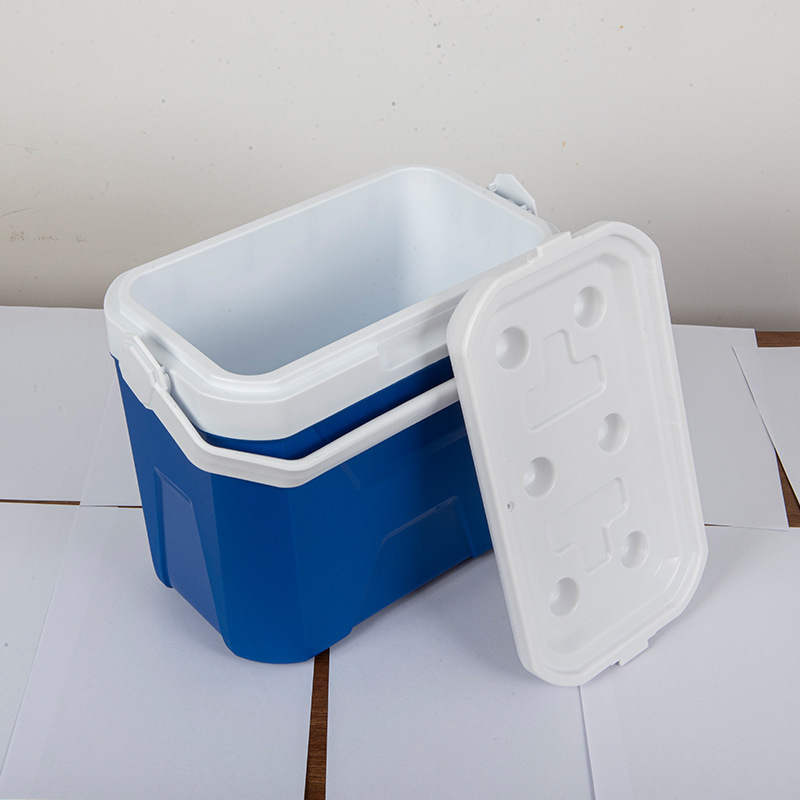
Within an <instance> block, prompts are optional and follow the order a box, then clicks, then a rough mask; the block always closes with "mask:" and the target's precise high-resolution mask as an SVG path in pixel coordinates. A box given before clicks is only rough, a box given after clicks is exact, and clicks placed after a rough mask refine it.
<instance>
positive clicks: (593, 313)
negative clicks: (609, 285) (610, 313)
mask: <svg viewBox="0 0 800 800" xmlns="http://www.w3.org/2000/svg"><path fill="white" fill-rule="evenodd" d="M572 313H573V314H574V315H575V321H576V322H577V323H578V325H580V326H581V327H582V328H592V327H594V326H595V325H597V323H598V322H600V320H601V319H603V317H604V316H605V313H606V299H605V297H603V293H602V292H601V291H600V290H599V289H596V288H595V287H594V286H587V287H586V288H585V289H581V291H580V292H578V295H577V297H576V298H575V303H574V305H573V307H572Z"/></svg>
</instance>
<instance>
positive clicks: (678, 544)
mask: <svg viewBox="0 0 800 800" xmlns="http://www.w3.org/2000/svg"><path fill="white" fill-rule="evenodd" d="M447 342H448V347H449V350H450V356H451V359H452V362H453V368H454V371H455V375H456V384H457V387H458V394H459V399H460V401H461V405H462V409H463V411H464V416H465V419H466V423H467V432H468V434H469V440H470V445H471V448H472V451H473V457H474V460H475V466H476V470H477V473H478V478H479V481H480V486H481V493H482V495H483V500H484V505H485V507H486V512H487V517H488V520H489V527H490V530H491V534H492V541H493V545H494V549H495V552H496V554H497V560H498V565H499V569H500V575H501V578H502V582H503V588H504V592H505V596H506V602H507V605H508V609H509V615H510V618H511V624H512V627H513V631H514V637H515V640H516V644H517V650H518V652H519V656H520V659H521V660H522V662H523V664H524V665H525V666H526V668H527V669H528V670H530V671H531V672H533V673H534V674H536V675H538V676H539V677H541V678H543V679H545V680H547V681H549V682H551V683H556V684H561V685H577V684H581V683H583V682H585V681H587V680H589V679H590V678H591V677H593V676H594V675H596V674H597V673H598V672H600V671H601V670H603V669H604V668H605V667H607V666H609V665H610V664H613V663H615V662H620V663H624V662H626V661H628V660H630V659H631V658H633V657H634V656H635V655H637V654H638V653H639V652H641V651H642V650H643V649H644V648H645V647H647V643H648V640H649V639H650V638H651V637H652V636H653V634H654V633H656V631H658V630H659V629H660V628H661V627H663V626H664V625H665V624H666V623H668V622H669V621H670V620H672V619H674V618H675V617H676V616H677V615H678V614H680V613H681V611H682V610H683V609H684V608H685V607H686V605H687V603H688V602H689V600H690V598H691V597H692V594H693V593H694V590H695V588H696V586H697V584H698V582H699V580H700V577H701V574H702V571H703V567H704V565H705V560H706V553H707V545H706V538H705V530H704V527H703V519H702V514H701V509H700V501H699V495H698V491H697V483H696V479H695V474H694V463H693V460H692V454H691V448H690V443H689V436H688V430H687V425H686V417H685V412H684V408H683V399H682V394H681V387H680V381H679V376H678V369H677V363H676V359H675V352H674V347H673V342H672V332H671V327H670V318H669V312H668V308H667V302H666V294H665V291H664V285H663V277H662V273H661V263H660V258H659V254H658V250H657V249H656V247H655V245H654V244H653V243H652V242H651V241H650V239H648V238H647V237H646V236H645V235H644V234H643V233H642V232H640V231H638V230H636V229H635V228H632V227H631V226H628V225H623V224H619V223H600V224H597V225H594V226H592V227H590V228H587V229H586V230H584V231H582V232H581V233H579V234H577V235H575V236H574V237H573V236H571V235H570V234H568V233H567V234H561V235H559V236H555V237H553V238H551V239H549V240H547V241H545V242H544V243H543V244H542V245H540V246H539V247H538V248H537V249H536V250H535V251H534V252H532V253H530V254H528V255H527V256H523V257H520V258H517V259H514V260H512V261H510V262H509V263H508V264H506V265H503V266H502V267H499V268H498V269H495V270H492V271H490V272H489V273H487V275H486V276H485V277H484V279H483V280H481V281H480V282H479V283H478V284H476V285H475V286H474V287H473V288H472V289H471V290H470V291H469V292H468V293H467V295H466V296H465V297H464V299H463V300H462V301H461V303H460V304H459V306H458V308H457V310H456V311H455V313H454V314H453V316H452V318H451V321H450V325H449V328H448V332H447Z"/></svg>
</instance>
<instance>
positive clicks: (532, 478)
mask: <svg viewBox="0 0 800 800" xmlns="http://www.w3.org/2000/svg"><path fill="white" fill-rule="evenodd" d="M555 479H556V468H555V467H554V466H553V462H552V461H550V460H549V459H547V458H543V457H541V456H540V457H539V458H534V459H533V461H531V463H530V464H528V466H527V467H526V468H525V473H524V474H523V476H522V485H523V486H524V487H525V491H526V492H527V493H528V494H529V495H530V496H531V497H544V496H545V495H546V494H547V493H548V492H549V491H550V490H551V489H552V488H553V483H554V482H555Z"/></svg>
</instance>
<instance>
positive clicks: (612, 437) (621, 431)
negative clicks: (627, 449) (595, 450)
mask: <svg viewBox="0 0 800 800" xmlns="http://www.w3.org/2000/svg"><path fill="white" fill-rule="evenodd" d="M627 438H628V424H627V423H626V422H625V418H624V417H622V416H620V415H619V414H609V415H608V416H607V417H605V418H604V419H603V421H602V422H601V423H600V427H599V428H598V430H597V442H598V444H599V445H600V449H601V450H605V452H606V453H616V452H617V450H620V449H621V448H622V445H624V444H625V440H626V439H627Z"/></svg>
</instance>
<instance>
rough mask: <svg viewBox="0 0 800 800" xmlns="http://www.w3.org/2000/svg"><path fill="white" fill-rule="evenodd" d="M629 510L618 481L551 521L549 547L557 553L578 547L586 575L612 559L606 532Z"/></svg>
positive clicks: (586, 497) (605, 486) (622, 486)
mask: <svg viewBox="0 0 800 800" xmlns="http://www.w3.org/2000/svg"><path fill="white" fill-rule="evenodd" d="M626 508H627V502H626V500H625V487H624V484H623V482H622V481H621V480H620V479H619V478H615V479H614V480H613V481H609V482H608V483H606V484H605V485H604V486H601V487H600V488H599V489H597V490H595V491H594V492H591V493H590V494H588V495H586V496H585V497H583V498H581V499H580V500H578V502H577V503H575V504H573V505H572V506H570V507H569V508H567V509H565V510H564V511H562V512H561V513H560V514H557V515H556V516H554V517H553V518H552V519H551V520H550V527H549V536H550V546H551V547H552V549H553V551H554V552H555V553H560V552H562V551H563V550H566V549H567V548H568V547H577V548H578V550H579V551H580V554H581V564H583V568H584V569H585V570H586V571H587V572H588V571H589V570H592V569H594V568H595V567H599V566H600V565H601V564H602V563H603V562H604V561H605V560H606V559H607V558H609V557H610V556H611V547H610V545H609V542H608V540H607V537H606V530H607V528H608V526H609V525H610V523H611V522H612V521H613V520H615V519H616V518H617V517H619V516H621V515H622V514H623V513H624V512H625V509H626Z"/></svg>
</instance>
